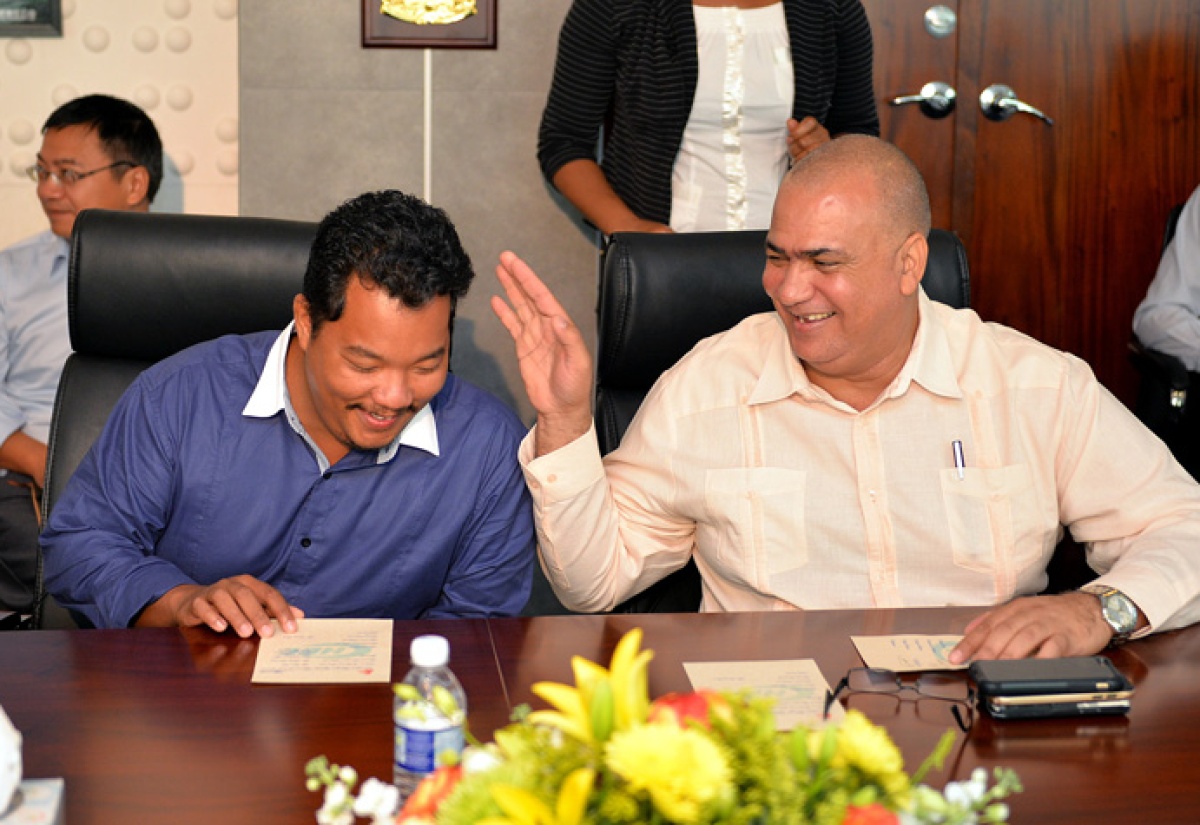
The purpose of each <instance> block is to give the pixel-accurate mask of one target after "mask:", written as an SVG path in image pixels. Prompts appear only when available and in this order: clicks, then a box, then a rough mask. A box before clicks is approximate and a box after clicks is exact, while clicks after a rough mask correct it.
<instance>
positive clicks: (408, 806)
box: [397, 765, 462, 822]
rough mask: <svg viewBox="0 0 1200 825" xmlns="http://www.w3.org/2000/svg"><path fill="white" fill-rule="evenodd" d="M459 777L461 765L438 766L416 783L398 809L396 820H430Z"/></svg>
mask: <svg viewBox="0 0 1200 825" xmlns="http://www.w3.org/2000/svg"><path fill="white" fill-rule="evenodd" d="M460 779H462V765H443V766H442V767H440V768H438V769H437V770H436V771H434V772H433V773H431V774H429V776H427V777H425V778H424V779H422V780H421V784H419V785H417V788H416V790H414V791H413V792H412V796H410V797H409V798H408V801H407V802H405V803H404V807H403V808H401V809H400V815H399V816H398V817H397V821H399V822H403V821H404V820H406V819H409V818H413V819H428V820H432V819H433V817H434V814H436V813H437V809H438V806H439V805H441V804H442V802H443V800H445V798H446V797H448V796H449V795H450V792H451V791H452V790H454V786H455V785H457V784H458V780H460Z"/></svg>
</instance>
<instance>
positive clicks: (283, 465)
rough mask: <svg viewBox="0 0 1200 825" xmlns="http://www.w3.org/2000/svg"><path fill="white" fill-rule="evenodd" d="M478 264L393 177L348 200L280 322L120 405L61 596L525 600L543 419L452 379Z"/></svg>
mask: <svg viewBox="0 0 1200 825" xmlns="http://www.w3.org/2000/svg"><path fill="white" fill-rule="evenodd" d="M473 277H474V273H473V271H472V269H471V261H470V259H469V258H468V257H467V254H466V252H465V251H464V250H463V248H462V246H461V244H460V242H459V239H458V235H457V234H456V233H455V230H454V227H453V225H452V224H451V223H450V221H449V219H448V218H447V217H446V215H445V213H444V212H442V211H441V210H440V209H435V208H434V207H432V206H429V205H427V204H425V203H424V202H422V201H420V200H418V199H417V198H414V197H411V196H409V195H405V194H403V193H400V192H395V191H386V192H373V193H368V194H365V195H361V196H359V197H357V198H354V199H353V200H350V201H347V202H346V203H344V204H342V205H341V206H339V207H338V208H337V209H335V210H334V211H333V212H331V213H330V214H329V215H328V216H326V217H325V219H324V220H322V221H321V224H320V226H319V228H318V229H317V234H316V238H315V240H314V241H313V246H312V253H311V256H310V258H309V262H308V269H307V271H306V272H305V275H304V287H303V293H302V294H301V295H297V296H296V298H295V301H294V303H293V312H294V320H293V322H292V323H291V324H289V325H288V327H287V328H286V329H285V330H283V332H261V333H256V334H253V335H245V336H226V337H223V338H219V339H217V340H215V341H210V342H207V343H204V344H199V345H197V346H195V347H192V348H190V349H187V350H185V351H183V352H181V353H178V354H177V355H174V356H172V357H171V358H168V359H166V360H165V361H162V362H161V363H159V364H157V365H155V366H153V367H151V368H150V369H148V370H146V372H145V373H143V374H142V375H141V376H140V377H139V378H138V379H137V380H136V381H135V382H134V383H133V385H132V386H131V387H130V388H129V390H128V391H127V392H126V393H125V395H124V396H123V397H122V398H121V400H120V401H119V402H118V403H117V406H116V408H115V409H114V410H113V413H112V416H111V417H110V419H109V421H108V423H107V425H106V426H105V429H104V432H103V433H102V434H101V436H100V438H99V439H98V440H97V442H96V444H95V445H94V446H93V447H92V449H91V451H90V452H89V453H88V455H87V456H86V457H85V458H84V460H83V461H82V462H81V464H80V466H79V469H78V470H77V471H76V473H75V475H74V476H72V478H71V480H70V481H69V482H68V484H67V487H66V489H65V490H64V491H63V494H62V497H61V499H60V501H59V502H58V504H57V505H56V506H55V508H54V511H53V513H52V514H51V516H50V518H49V521H48V525H47V528H46V531H45V532H44V533H43V536H42V546H43V548H44V551H45V568H46V582H47V589H48V590H49V592H50V593H51V594H52V595H53V596H54V597H55V598H56V599H57V600H58V601H59V602H60V603H61V604H62V605H63V606H64V607H66V608H68V609H70V610H73V611H76V612H77V613H80V614H82V615H83V616H84V617H86V619H87V620H89V621H90V622H92V623H93V624H95V625H97V626H100V627H126V626H132V625H138V626H172V625H180V626H194V625H207V626H209V627H210V628H212V629H213V630H215V631H218V632H221V631H224V630H226V629H227V628H232V629H233V631H234V632H236V633H237V634H238V635H239V636H242V637H249V636H252V635H253V634H254V633H256V632H257V633H258V634H260V635H262V636H270V635H272V633H273V628H272V625H271V620H272V619H275V620H278V622H279V625H280V626H281V627H282V628H283V630H284V631H285V632H289V631H293V630H294V629H295V628H296V621H297V620H298V619H300V618H301V617H303V616H321V617H337V616H359V617H390V618H395V619H424V618H445V617H459V616H493V615H505V614H514V613H517V612H518V611H519V610H520V609H521V608H522V607H523V606H524V604H525V601H526V599H527V598H528V595H529V588H530V579H531V573H532V563H533V559H534V550H533V527H532V516H531V514H530V505H529V496H528V492H527V490H526V488H525V483H524V480H523V478H522V475H521V469H520V467H519V466H518V465H517V461H516V451H517V447H518V445H519V443H520V439H521V437H522V436H523V435H524V433H525V428H524V427H523V426H522V425H521V423H520V421H519V420H518V418H517V416H516V415H515V414H514V413H513V412H512V411H511V410H510V409H509V408H508V407H506V406H505V405H504V404H502V403H501V402H500V401H499V400H498V399H496V398H494V397H493V396H491V395H489V394H487V393H486V392H484V391H482V390H480V389H477V388H476V387H473V386H471V385H470V384H468V383H467V382H465V381H463V380H461V379H459V378H456V377H455V376H453V375H450V374H449V363H450V340H451V331H452V324H453V319H454V311H455V307H456V305H457V302H458V300H459V298H461V297H462V296H463V295H464V294H465V293H466V292H467V289H468V287H469V286H470V284H471V280H472V278H473Z"/></svg>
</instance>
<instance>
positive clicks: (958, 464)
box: [950, 441, 967, 481]
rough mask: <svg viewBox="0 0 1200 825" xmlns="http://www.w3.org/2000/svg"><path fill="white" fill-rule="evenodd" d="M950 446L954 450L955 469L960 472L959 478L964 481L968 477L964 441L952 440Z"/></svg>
mask: <svg viewBox="0 0 1200 825" xmlns="http://www.w3.org/2000/svg"><path fill="white" fill-rule="evenodd" d="M950 448H951V449H952V450H953V451H954V471H955V472H956V473H958V480H959V481H962V480H964V479H965V478H966V477H967V472H966V471H967V460H966V459H965V458H963V448H962V442H961V441H951V442H950Z"/></svg>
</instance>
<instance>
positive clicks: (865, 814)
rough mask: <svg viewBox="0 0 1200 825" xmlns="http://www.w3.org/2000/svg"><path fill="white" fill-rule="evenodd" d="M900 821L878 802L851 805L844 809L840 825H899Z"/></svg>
mask: <svg viewBox="0 0 1200 825" xmlns="http://www.w3.org/2000/svg"><path fill="white" fill-rule="evenodd" d="M899 823H900V819H899V817H897V816H896V815H895V814H894V813H892V812H891V811H889V810H888V809H887V808H885V807H883V806H882V805H880V804H879V803H878V802H872V803H871V804H870V805H851V806H850V807H849V808H847V809H846V817H845V818H844V819H843V820H842V825H899Z"/></svg>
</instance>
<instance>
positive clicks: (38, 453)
mask: <svg viewBox="0 0 1200 825" xmlns="http://www.w3.org/2000/svg"><path fill="white" fill-rule="evenodd" d="M0 468H2V469H5V470H14V471H16V472H18V473H24V474H25V475H27V476H29V477H30V478H32V479H33V480H34V482H35V483H36V484H37V486H38V487H43V486H45V481H46V445H45V444H43V443H42V442H40V441H38V440H37V439H36V438H33V437H31V436H28V435H26V434H25V432H24V431H23V430H17V431H16V432H15V433H13V434H12V435H10V436H9V437H8V438H7V439H5V441H4V443H3V444H0Z"/></svg>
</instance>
